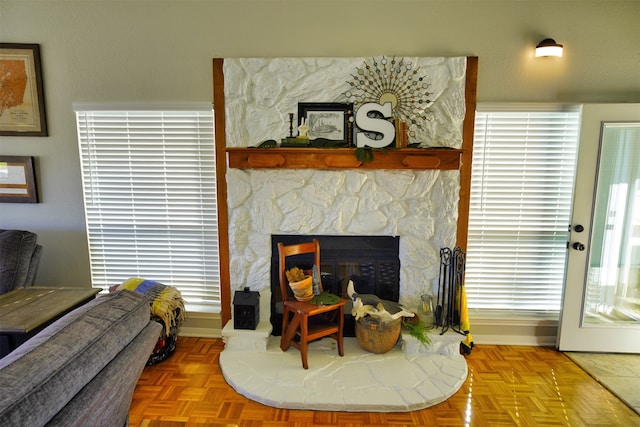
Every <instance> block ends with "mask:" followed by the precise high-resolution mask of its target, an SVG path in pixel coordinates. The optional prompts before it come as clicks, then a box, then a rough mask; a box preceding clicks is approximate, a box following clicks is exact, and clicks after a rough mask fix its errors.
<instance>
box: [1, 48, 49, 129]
mask: <svg viewBox="0 0 640 427" xmlns="http://www.w3.org/2000/svg"><path fill="white" fill-rule="evenodd" d="M0 82H1V84H0V135H2V136H47V135H48V134H47V120H46V116H45V108H44V86H43V83H42V66H41V63H40V45H37V44H20V43H0Z"/></svg>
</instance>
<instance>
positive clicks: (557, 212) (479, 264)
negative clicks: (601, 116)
mask: <svg viewBox="0 0 640 427" xmlns="http://www.w3.org/2000/svg"><path fill="white" fill-rule="evenodd" d="M579 122H580V111H579V108H577V107H576V108H570V109H569V111H566V109H565V111H559V110H558V109H557V107H543V108H540V107H525V106H517V107H509V108H506V107H504V106H503V107H500V106H485V107H484V108H483V106H481V105H480V106H479V107H478V111H477V113H476V121H475V137H474V146H473V163H472V177H471V197H470V210H469V235H468V246H467V258H466V273H465V284H466V291H467V297H468V306H469V307H470V308H477V309H496V310H517V311H523V310H530V311H532V312H536V311H538V312H540V311H541V312H550V311H558V310H559V309H560V304H561V298H562V289H563V282H564V269H565V257H566V253H567V247H566V245H567V238H568V227H569V224H570V214H571V208H572V199H573V184H574V176H575V165H576V155H577V144H578V134H579Z"/></svg>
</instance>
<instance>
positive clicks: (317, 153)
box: [226, 148, 462, 170]
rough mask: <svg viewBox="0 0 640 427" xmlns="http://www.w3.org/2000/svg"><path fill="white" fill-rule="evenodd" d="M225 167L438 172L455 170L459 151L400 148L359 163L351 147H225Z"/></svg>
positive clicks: (381, 152)
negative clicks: (226, 157)
mask: <svg viewBox="0 0 640 427" xmlns="http://www.w3.org/2000/svg"><path fill="white" fill-rule="evenodd" d="M226 151H227V154H228V156H229V167H231V168H238V169H420V170H425V169H439V170H458V169H459V168H460V161H461V158H462V150H458V149H448V148H403V149H389V150H385V151H374V152H373V160H372V161H369V162H362V161H360V160H358V159H357V158H356V156H355V154H354V151H355V149H354V148H227V149H226Z"/></svg>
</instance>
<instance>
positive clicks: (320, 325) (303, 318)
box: [278, 239, 347, 369]
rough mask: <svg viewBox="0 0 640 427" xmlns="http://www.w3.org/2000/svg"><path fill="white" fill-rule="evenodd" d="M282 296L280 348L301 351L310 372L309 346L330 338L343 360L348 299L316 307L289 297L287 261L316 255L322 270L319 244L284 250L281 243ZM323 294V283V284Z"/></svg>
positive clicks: (305, 365)
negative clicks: (335, 344)
mask: <svg viewBox="0 0 640 427" xmlns="http://www.w3.org/2000/svg"><path fill="white" fill-rule="evenodd" d="M278 253H279V268H280V292H281V294H282V306H283V308H282V311H283V313H282V316H283V319H282V337H281V339H280V348H281V349H282V351H287V350H288V349H289V347H290V346H294V347H296V348H297V349H299V350H300V353H301V356H302V366H303V368H304V369H308V368H309V365H308V363H307V348H308V343H309V342H311V341H314V340H317V339H319V338H323V337H331V338H333V339H335V340H336V341H337V342H338V354H339V355H340V356H344V346H343V329H344V306H345V304H346V302H347V301H346V300H345V299H341V300H340V302H338V303H336V304H331V305H316V304H311V303H310V302H302V301H297V300H296V299H295V298H294V297H293V296H292V294H291V293H290V290H289V286H288V281H287V277H286V275H285V269H286V262H285V261H286V258H287V257H293V256H296V255H302V254H313V259H314V261H313V262H314V264H315V265H316V266H317V268H318V270H319V269H320V244H319V243H318V240H317V239H313V241H312V242H309V243H300V244H295V245H289V246H285V245H284V244H282V243H278ZM320 291H321V292H322V282H321V283H320Z"/></svg>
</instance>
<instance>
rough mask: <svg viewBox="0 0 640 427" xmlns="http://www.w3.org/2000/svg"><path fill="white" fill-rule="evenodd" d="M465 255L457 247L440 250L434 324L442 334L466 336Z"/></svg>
mask: <svg viewBox="0 0 640 427" xmlns="http://www.w3.org/2000/svg"><path fill="white" fill-rule="evenodd" d="M464 269H465V253H464V252H463V251H462V249H460V248H459V247H457V246H456V247H455V248H454V249H450V248H442V249H440V277H439V283H438V295H437V299H436V307H435V316H434V318H435V319H434V323H435V326H436V327H441V328H442V332H441V333H440V335H442V334H444V333H445V332H446V331H447V330H449V328H451V330H453V331H455V332H457V333H459V334H462V335H467V334H468V333H469V326H468V324H469V320H468V313H467V302H466V295H465V294H464V289H463V286H464V284H463V281H464Z"/></svg>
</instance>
